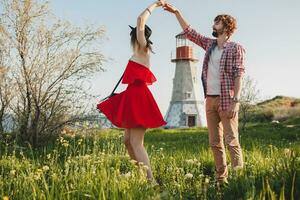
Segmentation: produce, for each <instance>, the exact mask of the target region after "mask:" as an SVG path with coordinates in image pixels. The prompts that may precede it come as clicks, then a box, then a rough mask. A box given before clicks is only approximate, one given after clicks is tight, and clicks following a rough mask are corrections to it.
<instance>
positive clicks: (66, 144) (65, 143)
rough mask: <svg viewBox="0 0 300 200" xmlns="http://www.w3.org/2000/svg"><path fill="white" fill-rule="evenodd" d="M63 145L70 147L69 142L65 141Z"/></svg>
mask: <svg viewBox="0 0 300 200" xmlns="http://www.w3.org/2000/svg"><path fill="white" fill-rule="evenodd" d="M62 145H63V146H64V147H66V148H67V147H68V146H69V142H68V141H66V140H65V141H64V142H63V143H62Z"/></svg>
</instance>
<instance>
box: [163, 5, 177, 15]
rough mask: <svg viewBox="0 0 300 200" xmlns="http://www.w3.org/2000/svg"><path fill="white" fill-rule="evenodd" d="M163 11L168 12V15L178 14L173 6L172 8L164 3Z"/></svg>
mask: <svg viewBox="0 0 300 200" xmlns="http://www.w3.org/2000/svg"><path fill="white" fill-rule="evenodd" d="M163 8H164V10H166V11H168V12H170V13H174V14H175V13H176V12H178V9H177V8H176V7H175V6H172V5H171V4H169V3H165V5H164V6H163Z"/></svg>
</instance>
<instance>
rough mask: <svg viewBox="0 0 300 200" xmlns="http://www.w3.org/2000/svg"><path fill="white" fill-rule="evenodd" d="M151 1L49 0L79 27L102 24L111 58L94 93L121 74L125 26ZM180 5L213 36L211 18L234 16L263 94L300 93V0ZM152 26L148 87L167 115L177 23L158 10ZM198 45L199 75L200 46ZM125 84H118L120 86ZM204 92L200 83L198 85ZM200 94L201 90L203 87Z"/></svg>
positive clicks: (202, 0) (187, 1) (180, 1)
mask: <svg viewBox="0 0 300 200" xmlns="http://www.w3.org/2000/svg"><path fill="white" fill-rule="evenodd" d="M152 2H153V1H150V0H143V1H141V0H107V1H103V0H86V1H83V0H77V1H74V0H51V1H50V6H51V9H52V11H53V13H54V14H55V15H56V16H58V17H59V18H62V19H66V20H69V21H70V22H71V23H73V24H75V25H78V26H82V25H83V24H84V23H90V24H94V25H96V26H101V25H103V26H104V27H105V29H106V37H107V39H106V40H104V41H103V44H102V52H103V53H104V55H105V56H106V57H108V58H110V59H111V60H110V61H109V62H108V63H106V64H105V66H104V67H105V69H106V72H102V73H100V74H96V75H95V77H94V78H93V81H92V92H93V93H94V94H99V95H101V97H102V96H105V95H107V94H108V93H109V92H110V91H111V89H112V88H113V86H114V84H115V83H116V82H117V80H118V79H119V77H120V75H121V74H122V71H123V70H124V67H125V66H126V64H127V62H128V58H129V57H130V56H131V54H132V53H131V48H130V45H129V31H130V30H129V27H128V25H129V24H131V25H135V23H136V18H137V16H138V15H139V14H140V13H141V12H142V11H143V10H144V9H145V8H146V6H148V5H149V4H150V3H152ZM169 2H170V3H172V4H174V5H175V6H176V7H178V8H180V10H181V11H182V13H183V15H184V17H185V18H186V19H187V21H188V22H189V23H190V24H191V25H192V26H193V27H194V28H195V29H196V30H198V31H199V32H201V33H202V34H205V35H208V36H210V35H211V31H212V30H211V29H212V28H211V27H212V23H213V19H214V17H215V16H216V15H218V14H221V13H226V14H230V15H233V16H234V17H236V19H237V21H238V29H237V31H236V32H235V34H234V36H233V37H232V40H233V41H236V42H239V43H240V44H242V45H243V46H244V48H245V49H246V52H247V54H246V73H247V75H249V76H250V77H251V78H253V79H254V80H255V81H257V84H258V85H257V88H258V89H259V90H260V91H261V95H262V96H263V97H265V98H266V97H273V96H275V95H286V96H294V97H300V89H299V86H300V20H299V19H300V12H299V10H300V1H299V0H288V1H284V0H251V1H238V0H170V1H169ZM147 24H149V25H150V26H151V28H152V30H153V35H152V41H153V43H154V51H155V52H156V54H154V55H152V59H151V69H152V71H153V73H154V74H155V75H156V77H157V79H158V81H157V82H156V83H155V84H154V85H152V86H150V89H151V91H152V92H153V95H154V97H155V98H156V99H157V103H158V105H159V106H160V108H161V111H162V113H163V114H165V112H166V110H167V108H168V105H169V102H170V98H171V93H172V79H173V77H174V70H175V65H174V63H171V62H170V59H171V52H173V54H174V52H175V35H176V34H178V33H179V32H181V28H180V26H179V24H178V22H177V20H176V18H175V16H173V15H171V14H169V13H167V12H165V11H164V10H162V9H157V10H155V11H154V12H153V13H152V16H151V17H150V18H149V21H148V22H147ZM194 48H196V56H197V57H198V58H199V59H200V62H199V63H198V66H199V68H198V69H199V74H200V71H201V68H202V59H203V55H204V54H203V53H204V52H203V50H202V49H200V48H199V47H197V46H195V47H194ZM123 88H124V87H121V88H120V89H121V90H122V89H123ZM199 90H201V91H202V88H199ZM201 94H202V92H201Z"/></svg>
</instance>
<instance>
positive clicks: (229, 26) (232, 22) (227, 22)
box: [214, 15, 237, 37]
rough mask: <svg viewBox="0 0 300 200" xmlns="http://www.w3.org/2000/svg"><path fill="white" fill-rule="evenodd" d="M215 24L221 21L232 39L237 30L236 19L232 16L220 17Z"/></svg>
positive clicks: (217, 17)
mask: <svg viewBox="0 0 300 200" xmlns="http://www.w3.org/2000/svg"><path fill="white" fill-rule="evenodd" d="M214 21H215V22H219V21H221V22H222V23H223V25H224V28H225V32H226V34H227V35H228V36H229V37H230V36H231V35H232V34H233V32H234V31H235V29H236V28H237V23H236V19H235V18H234V17H232V16H230V15H218V16H216V18H215V20H214Z"/></svg>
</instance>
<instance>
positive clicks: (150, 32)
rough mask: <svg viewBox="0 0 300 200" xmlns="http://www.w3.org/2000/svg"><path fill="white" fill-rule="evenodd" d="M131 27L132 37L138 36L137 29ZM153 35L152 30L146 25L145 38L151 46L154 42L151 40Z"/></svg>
mask: <svg viewBox="0 0 300 200" xmlns="http://www.w3.org/2000/svg"><path fill="white" fill-rule="evenodd" d="M129 27H130V28H131V32H130V35H132V34H136V27H132V26H130V25H129ZM151 34H152V30H151V28H150V27H149V26H147V25H145V38H146V40H147V42H148V43H149V44H153V42H152V41H151V40H150V39H149V38H150V36H151Z"/></svg>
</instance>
